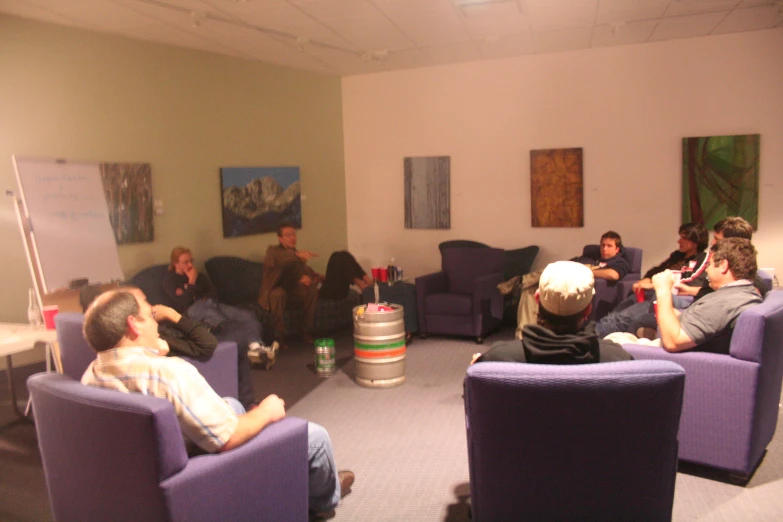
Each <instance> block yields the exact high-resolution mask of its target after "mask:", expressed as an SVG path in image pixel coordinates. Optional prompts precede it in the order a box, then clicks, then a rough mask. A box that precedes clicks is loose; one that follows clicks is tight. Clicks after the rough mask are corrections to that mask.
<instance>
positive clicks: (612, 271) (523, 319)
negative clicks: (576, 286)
mask: <svg viewBox="0 0 783 522" xmlns="http://www.w3.org/2000/svg"><path fill="white" fill-rule="evenodd" d="M600 256H601V257H600V258H599V259H591V258H588V257H585V256H580V257H575V258H573V259H571V261H574V262H577V263H581V264H583V265H585V266H587V267H588V268H589V269H590V270H591V271H592V273H593V277H594V278H595V279H607V280H609V281H619V280H620V279H622V278H623V277H625V274H627V273H628V272H629V271H630V266H629V265H628V260H627V259H626V258H625V255H624V253H623V240H622V238H621V237H620V234H618V233H617V232H615V231H613V230H610V231H608V232H606V233H605V234H604V235H602V236H601V246H600ZM541 273H542V272H540V271H538V272H531V273H529V274H527V275H525V277H524V278H522V285H521V286H522V293H521V294H520V296H519V307H518V308H517V332H516V337H517V339H521V338H522V335H523V333H522V332H523V330H524V328H525V326H526V325H528V324H536V317H537V315H538V304H537V303H536V301H535V300H534V298H533V296H534V294H535V292H536V289H537V288H538V280H539V278H540V277H541Z"/></svg>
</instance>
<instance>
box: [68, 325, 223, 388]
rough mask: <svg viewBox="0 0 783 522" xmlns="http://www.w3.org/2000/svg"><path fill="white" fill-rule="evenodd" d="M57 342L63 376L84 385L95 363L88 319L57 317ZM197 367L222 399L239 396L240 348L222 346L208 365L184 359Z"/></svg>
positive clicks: (220, 344)
mask: <svg viewBox="0 0 783 522" xmlns="http://www.w3.org/2000/svg"><path fill="white" fill-rule="evenodd" d="M54 324H55V327H56V328H57V342H58V343H59V345H60V360H61V361H62V370H63V373H64V374H66V375H69V376H70V377H71V378H72V379H74V380H76V381H81V379H82V375H84V371H85V370H86V369H87V367H88V366H89V365H90V363H91V362H92V361H94V360H95V350H93V349H92V348H90V345H89V344H87V340H86V339H85V338H84V333H82V325H83V324H84V315H83V314H80V313H75V312H62V313H59V314H57V315H56V316H55V318H54ZM182 359H185V360H186V361H188V362H189V363H190V364H192V365H193V366H195V367H196V368H197V369H198V371H199V372H200V373H201V375H203V376H204V378H205V379H206V380H207V382H208V383H209V385H210V386H212V389H213V390H215V391H216V392H217V393H218V395H220V396H221V397H234V398H236V397H237V395H238V386H239V384H238V383H239V381H238V376H237V375H238V373H237V372H238V370H237V344H236V343H235V342H228V341H226V342H222V343H219V344H218V346H217V348H216V349H215V352H214V353H213V354H212V357H210V358H209V359H208V360H206V361H199V360H196V359H191V358H190V357H182Z"/></svg>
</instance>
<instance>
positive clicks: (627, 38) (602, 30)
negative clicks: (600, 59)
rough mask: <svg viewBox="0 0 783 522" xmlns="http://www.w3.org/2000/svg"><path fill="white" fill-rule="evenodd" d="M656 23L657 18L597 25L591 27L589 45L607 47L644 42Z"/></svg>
mask: <svg viewBox="0 0 783 522" xmlns="http://www.w3.org/2000/svg"><path fill="white" fill-rule="evenodd" d="M656 25H658V22H657V20H648V21H645V22H629V23H626V24H610V25H597V26H595V28H594V29H593V39H592V41H591V42H590V46H591V47H609V46H613V45H632V44H639V43H644V42H646V41H647V40H649V39H650V36H651V35H652V33H653V31H654V30H655V26H656Z"/></svg>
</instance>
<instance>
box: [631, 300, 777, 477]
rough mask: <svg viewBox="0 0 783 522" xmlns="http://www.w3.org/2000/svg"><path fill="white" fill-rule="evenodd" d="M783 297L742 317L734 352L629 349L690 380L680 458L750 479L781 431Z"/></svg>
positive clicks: (734, 338)
mask: <svg viewBox="0 0 783 522" xmlns="http://www.w3.org/2000/svg"><path fill="white" fill-rule="evenodd" d="M781 339H783V292H780V291H773V292H769V293H768V294H767V295H766V298H765V299H764V302H763V303H761V304H759V305H757V306H753V307H751V308H748V309H747V310H745V311H744V312H742V314H741V315H740V316H739V318H738V319H737V323H736V325H735V326H734V333H733V334H732V338H731V346H730V354H729V355H721V354H714V353H705V352H694V351H686V352H681V353H668V352H666V351H664V350H663V348H657V347H652V346H640V345H625V346H624V347H625V349H626V350H627V351H629V352H630V353H631V354H633V356H634V357H635V358H636V359H660V360H668V361H674V362H676V363H677V364H679V365H680V366H682V367H683V368H685V373H686V374H687V376H688V378H687V380H686V383H685V402H684V404H683V409H682V421H681V423H680V458H681V459H682V460H685V461H689V462H696V463H698V464H704V465H707V466H711V467H715V468H720V469H723V470H728V471H729V472H731V473H732V474H734V475H735V476H737V477H739V478H741V479H747V478H749V477H750V476H751V475H752V473H753V471H754V470H755V468H756V466H757V465H758V463H759V462H760V460H761V457H762V456H763V455H764V452H765V450H766V448H767V444H769V442H770V441H771V440H772V436H773V435H774V434H775V428H776V426H777V421H778V404H779V402H780V390H781V381H783V350H781V344H780V343H781Z"/></svg>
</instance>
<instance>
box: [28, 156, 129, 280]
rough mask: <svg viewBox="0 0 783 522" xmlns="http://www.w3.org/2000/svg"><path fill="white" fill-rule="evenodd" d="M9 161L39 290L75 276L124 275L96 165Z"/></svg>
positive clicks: (112, 277)
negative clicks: (39, 282) (39, 278)
mask: <svg viewBox="0 0 783 522" xmlns="http://www.w3.org/2000/svg"><path fill="white" fill-rule="evenodd" d="M14 165H15V167H16V176H17V183H18V186H19V196H20V198H21V201H22V208H23V209H24V217H25V218H26V219H27V220H28V228H29V233H30V237H31V239H32V244H33V250H34V254H35V255H34V256H33V258H34V261H35V263H36V265H37V268H38V272H39V274H40V275H41V282H42V287H43V291H44V293H51V292H53V291H55V290H58V289H61V288H68V286H69V285H70V283H71V282H72V281H74V280H77V279H84V278H86V279H88V281H89V282H90V283H106V282H110V281H118V280H121V279H123V274H122V269H121V267H120V258H119V255H118V253H117V243H116V240H115V238H114V231H113V230H112V227H111V221H110V219H109V212H108V208H107V206H106V197H105V195H104V192H103V182H102V181H101V174H100V166H99V164H98V163H97V162H96V163H75V162H65V161H58V160H36V159H21V158H19V159H17V158H14Z"/></svg>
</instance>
